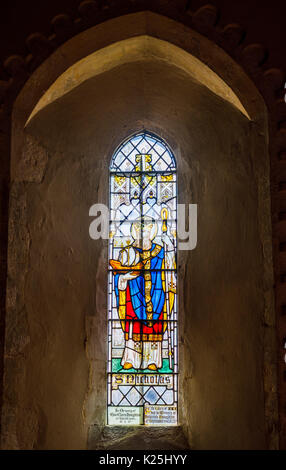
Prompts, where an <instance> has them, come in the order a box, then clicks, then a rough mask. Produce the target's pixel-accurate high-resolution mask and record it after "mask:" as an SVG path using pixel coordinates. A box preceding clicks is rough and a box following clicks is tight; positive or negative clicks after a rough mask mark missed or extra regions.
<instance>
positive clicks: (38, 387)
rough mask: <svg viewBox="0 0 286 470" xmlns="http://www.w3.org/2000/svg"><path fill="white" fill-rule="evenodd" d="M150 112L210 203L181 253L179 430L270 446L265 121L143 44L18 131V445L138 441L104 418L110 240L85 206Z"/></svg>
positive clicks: (13, 221)
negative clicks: (262, 193)
mask: <svg viewBox="0 0 286 470" xmlns="http://www.w3.org/2000/svg"><path fill="white" fill-rule="evenodd" d="M142 128H145V129H148V130H150V131H152V132H154V133H157V134H158V135H160V136H161V137H163V138H164V139H166V141H167V142H168V143H169V145H170V146H171V147H172V149H173V151H174V153H175V155H176V158H177V162H178V178H179V202H181V203H183V202H185V203H198V245H197V248H196V249H195V250H194V251H192V252H180V253H179V267H178V269H179V289H180V294H179V295H180V302H179V312H180V316H181V319H180V363H181V373H180V408H181V411H180V423H181V425H182V433H183V434H182V441H181V442H185V439H186V438H187V439H188V446H190V447H193V448H196V449H207V448H228V449H233V448H244V449H246V448H265V447H266V446H267V444H266V433H265V413H264V386H265V384H264V374H263V372H264V329H263V323H264V317H265V290H266V289H268V285H266V286H265V280H264V276H265V273H264V271H265V266H264V264H265V259H267V256H268V257H270V258H269V259H271V253H269V254H267V253H263V250H262V241H261V236H262V235H261V221H260V215H259V200H258V199H259V191H258V186H257V184H258V183H257V181H258V180H257V178H258V176H257V163H255V157H254V153H255V152H254V150H256V149H257V143H259V137H258V130H260V131H261V127H260V128H259V125H258V124H257V129H255V126H253V125H251V123H250V121H249V120H248V119H247V118H246V117H245V116H243V115H242V114H241V113H240V112H239V111H238V110H236V109H235V108H233V107H232V106H231V105H230V104H228V103H226V102H224V101H223V100H222V99H220V98H218V97H217V96H215V95H213V94H212V93H211V92H210V91H209V90H207V89H206V88H205V87H203V86H201V85H200V84H199V83H197V82H195V81H193V80H191V79H190V78H189V76H187V75H186V74H185V73H184V72H182V71H181V70H178V69H175V68H173V67H171V66H168V65H167V64H163V63H157V62H154V61H149V62H148V61H146V60H145V61H144V62H138V63H133V64H129V65H128V64H127V65H124V66H121V67H117V68H115V69H113V70H112V71H110V72H107V73H105V74H102V75H100V76H97V77H95V78H92V79H89V80H88V81H86V82H84V83H83V84H81V85H80V86H79V87H77V88H75V89H73V90H72V91H71V92H70V93H68V94H66V95H65V96H63V97H62V98H59V99H58V100H57V101H55V102H54V103H52V104H50V105H49V106H47V107H46V108H44V109H43V110H41V111H40V112H39V113H38V114H37V115H36V116H35V117H34V118H33V119H32V120H31V121H30V122H29V125H28V126H27V128H26V129H25V131H24V135H25V137H24V144H23V136H22V137H21V139H22V140H21V139H19V136H18V137H17V133H16V139H15V143H14V145H15V148H16V150H17V155H18V158H19V152H20V154H21V157H20V158H19V161H18V167H17V168H20V169H21V171H19V172H17V171H15V180H14V183H13V189H12V202H11V211H10V235H9V236H10V241H9V243H10V245H9V246H10V249H9V290H8V292H9V297H8V299H9V303H8V319H7V325H8V334H7V343H6V365H7V368H6V371H7V372H6V376H5V395H4V399H5V405H4V414H3V416H4V418H3V423H4V429H3V431H4V433H3V436H4V439H3V442H4V447H6V448H48V449H61V448H66V449H68V448H86V447H87V446H88V447H90V448H96V447H104V446H108V444H109V445H111V443H112V446H113V448H114V447H115V448H116V447H121V448H126V446H127V447H128V446H130V445H131V446H134V445H135V444H134V436H130V435H128V433H127V434H126V435H121V437H120V432H119V431H118V429H114V432H113V431H112V429H111V430H110V431H109V432H107V431H104V424H105V408H106V374H105V371H106V354H107V347H106V331H107V328H106V324H107V309H106V307H107V305H106V304H107V289H106V288H107V282H106V268H107V245H106V242H102V241H97V242H95V241H93V240H91V239H90V238H89V234H88V227H89V224H90V221H91V220H90V218H89V216H88V211H89V207H90V206H91V205H92V204H93V203H95V202H103V203H107V201H108V166H109V161H110V158H111V155H112V152H113V150H114V149H115V147H116V146H117V145H118V144H119V143H120V142H121V141H122V140H123V139H124V138H125V137H126V136H128V135H130V134H131V133H133V132H135V131H138V130H141V129H142ZM263 130H264V129H263V126H262V131H263ZM17 139H18V144H17ZM19 142H22V144H21V146H20V145H19ZM263 142H264V145H265V140H263ZM263 152H265V148H263V144H262V155H263ZM262 176H264V177H265V174H264V175H262ZM266 176H267V175H266ZM266 217H267V216H266ZM270 280H271V279H270ZM270 304H271V301H270ZM270 310H271V308H270ZM271 315H272V314H271V313H270V318H271V319H272V316H271ZM270 351H271V352H272V349H270ZM271 360H273V358H272V359H271ZM270 362H271V361H270ZM273 407H274V408H275V404H274V405H273ZM274 408H273V409H274ZM273 413H274V411H273ZM274 414H275V413H274ZM94 425H95V426H97V428H96V429H97V431H96V432H90V433H89V436H90V437H89V442H87V436H88V428H89V427H90V426H94ZM102 426H103V428H102V429H103V431H102V433H100V429H101V427H102ZM98 432H99V433H100V436H99V434H98ZM123 434H124V433H123ZM160 436H161V437H160ZM130 439H131V440H130ZM160 439H161V440H162V433H159V437H158V448H162V447H160V445H161V446H162V441H161V440H160ZM102 442H103V443H102ZM145 442H146V446H148V436H147V437H146V439H145ZM160 442H161V444H160ZM166 442H167V441H166ZM116 443H118V444H116ZM154 445H155V447H156V442H155V443H154ZM168 445H170V447H171V446H172V445H171V444H168ZM174 445H175V446H176V445H179V444H178V442H176V443H175V444H174ZM147 448H148V447H147Z"/></svg>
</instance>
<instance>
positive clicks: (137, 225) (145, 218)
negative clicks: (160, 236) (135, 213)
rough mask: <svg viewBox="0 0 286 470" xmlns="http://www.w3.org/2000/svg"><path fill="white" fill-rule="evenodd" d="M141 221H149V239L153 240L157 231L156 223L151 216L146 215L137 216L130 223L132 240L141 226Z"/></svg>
mask: <svg viewBox="0 0 286 470" xmlns="http://www.w3.org/2000/svg"><path fill="white" fill-rule="evenodd" d="M142 221H143V222H144V223H147V224H148V222H149V223H150V225H151V224H152V228H151V231H150V240H153V239H154V238H155V237H156V235H157V232H158V224H157V222H156V221H155V220H154V219H152V217H148V216H143V217H138V218H137V219H135V220H134V222H133V223H132V225H131V236H132V238H133V240H136V239H137V238H138V236H137V233H138V231H139V230H140V228H141V222H142ZM148 225H149V224H148Z"/></svg>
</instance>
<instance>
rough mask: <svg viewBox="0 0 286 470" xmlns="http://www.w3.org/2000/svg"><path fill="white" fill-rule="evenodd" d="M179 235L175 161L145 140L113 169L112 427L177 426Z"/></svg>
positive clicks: (119, 153)
mask: <svg viewBox="0 0 286 470" xmlns="http://www.w3.org/2000/svg"><path fill="white" fill-rule="evenodd" d="M176 227H177V179H176V161H175V158H174V155H173V153H172V151H171V150H170V148H169V147H168V146H167V145H166V144H165V143H164V142H163V141H162V140H161V139H159V138H158V137H156V136H154V135H152V134H150V133H148V132H145V131H144V132H141V133H139V134H136V135H134V136H133V137H131V138H130V139H127V140H126V141H125V142H123V143H122V144H121V145H120V146H119V148H118V149H117V150H116V152H115V153H114V155H113V157H112V161H111V166H110V239H109V281H108V292H109V293H108V296H109V301H108V305H109V313H108V366H107V373H108V375H107V377H108V394H107V395H108V413H107V419H108V424H123V425H128V424H130V425H134V424H141V425H172V424H173V425H175V424H177V410H178V407H177V405H178V342H177V336H178V335H177V321H178V320H177V300H176V287H177V286H176V247H177V239H176Z"/></svg>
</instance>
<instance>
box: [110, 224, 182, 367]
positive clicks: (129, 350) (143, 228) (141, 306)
mask: <svg viewBox="0 0 286 470" xmlns="http://www.w3.org/2000/svg"><path fill="white" fill-rule="evenodd" d="M157 232H158V227H157V222H156V221H155V220H153V219H152V218H151V217H147V216H142V217H141V218H138V219H136V220H135V221H134V222H133V224H132V226H131V233H132V237H133V240H134V241H133V243H132V244H131V245H127V246H126V247H124V248H122V250H120V253H119V261H116V260H110V264H111V266H112V267H113V268H114V269H115V272H116V274H115V278H114V286H115V293H116V300H117V308H118V313H119V317H120V320H122V323H121V324H122V329H123V331H124V333H125V348H124V352H123V356H122V360H121V365H122V366H123V368H124V369H130V368H134V369H147V368H148V369H150V370H157V369H160V368H161V367H162V341H163V335H164V333H165V331H166V329H167V328H168V326H169V323H168V322H169V320H170V315H171V313H172V309H173V305H174V293H175V292H176V284H175V276H174V271H171V272H170V273H169V272H166V271H165V269H168V268H169V269H170V268H171V269H174V268H175V260H174V251H173V250H172V255H171V256H170V255H169V256H168V255H167V251H166V250H165V248H164V246H167V244H168V245H169V246H171V247H172V242H171V240H170V239H169V237H168V236H167V235H165V236H164V237H162V238H163V240H162V241H163V243H162V244H158V243H154V238H155V236H156V234H157ZM166 278H167V279H166ZM166 280H167V282H168V286H166ZM166 289H168V295H166ZM169 355H170V356H171V355H172V350H171V346H170V350H169Z"/></svg>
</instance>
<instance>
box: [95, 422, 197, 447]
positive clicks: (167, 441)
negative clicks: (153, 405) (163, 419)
mask: <svg viewBox="0 0 286 470" xmlns="http://www.w3.org/2000/svg"><path fill="white" fill-rule="evenodd" d="M88 449H89V450H186V449H190V445H189V443H188V440H187V438H186V435H185V433H184V432H183V427H182V426H162V427H161V426H154V427H149V426H99V425H96V424H94V425H92V426H90V427H89V433H88Z"/></svg>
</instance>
